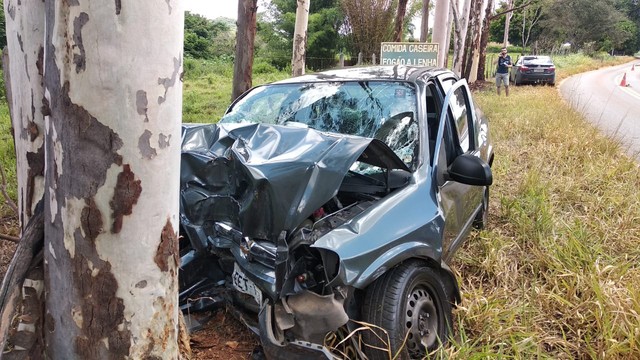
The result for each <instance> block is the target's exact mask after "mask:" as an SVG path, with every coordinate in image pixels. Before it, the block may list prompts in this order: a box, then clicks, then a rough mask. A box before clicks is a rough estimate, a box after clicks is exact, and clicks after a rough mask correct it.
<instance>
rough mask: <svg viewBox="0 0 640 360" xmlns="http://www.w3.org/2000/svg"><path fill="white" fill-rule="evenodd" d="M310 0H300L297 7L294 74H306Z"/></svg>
mask: <svg viewBox="0 0 640 360" xmlns="http://www.w3.org/2000/svg"><path fill="white" fill-rule="evenodd" d="M309 1H310V0H298V8H297V9H296V25H295V29H294V32H293V55H292V56H291V73H292V75H293V76H300V75H304V66H305V61H304V57H305V52H306V49H307V26H308V24H309Z"/></svg>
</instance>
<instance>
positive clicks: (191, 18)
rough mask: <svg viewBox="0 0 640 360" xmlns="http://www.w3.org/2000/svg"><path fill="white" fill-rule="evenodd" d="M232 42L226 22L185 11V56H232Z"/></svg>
mask: <svg viewBox="0 0 640 360" xmlns="http://www.w3.org/2000/svg"><path fill="white" fill-rule="evenodd" d="M233 42H234V39H233V33H232V31H231V27H230V26H229V24H228V23H226V22H224V21H221V20H209V19H207V18H205V17H204V16H201V15H197V14H192V13H190V12H188V11H187V12H185V17H184V55H185V56H186V57H191V58H196V59H211V58H214V57H219V56H232V55H233Z"/></svg>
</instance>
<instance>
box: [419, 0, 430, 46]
mask: <svg viewBox="0 0 640 360" xmlns="http://www.w3.org/2000/svg"><path fill="white" fill-rule="evenodd" d="M428 37H429V0H422V23H421V25H420V42H427V41H428V40H427V38H428Z"/></svg>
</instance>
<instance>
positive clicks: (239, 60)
mask: <svg viewBox="0 0 640 360" xmlns="http://www.w3.org/2000/svg"><path fill="white" fill-rule="evenodd" d="M257 11H258V0H238V20H237V21H236V24H237V25H238V26H237V30H236V57H235V60H234V62H233V88H232V90H231V101H233V100H235V99H236V98H238V96H240V95H242V93H244V92H245V91H247V90H249V89H250V88H251V84H252V72H253V51H254V40H255V38H256V12H257Z"/></svg>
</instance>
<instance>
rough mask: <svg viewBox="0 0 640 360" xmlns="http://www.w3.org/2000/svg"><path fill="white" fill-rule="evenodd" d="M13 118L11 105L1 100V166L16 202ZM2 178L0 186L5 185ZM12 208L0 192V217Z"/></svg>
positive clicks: (10, 192)
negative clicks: (11, 116) (10, 115)
mask: <svg viewBox="0 0 640 360" xmlns="http://www.w3.org/2000/svg"><path fill="white" fill-rule="evenodd" d="M11 130H12V129H11V119H10V118H9V107H8V106H7V101H6V100H5V99H1V100H0V166H1V167H2V169H3V170H4V174H5V177H6V186H7V188H6V191H7V193H8V194H9V196H10V197H11V199H13V201H14V202H15V201H16V199H17V197H18V196H17V187H16V153H15V150H14V148H13V136H12V135H11ZM1 181H2V179H0V187H1V186H3V184H2V182H1ZM9 211H10V209H9V207H8V206H7V205H6V203H5V199H4V197H3V196H2V195H1V194H0V218H1V217H4V216H5V215H7V214H8V213H9Z"/></svg>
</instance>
